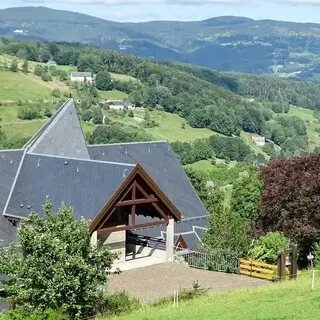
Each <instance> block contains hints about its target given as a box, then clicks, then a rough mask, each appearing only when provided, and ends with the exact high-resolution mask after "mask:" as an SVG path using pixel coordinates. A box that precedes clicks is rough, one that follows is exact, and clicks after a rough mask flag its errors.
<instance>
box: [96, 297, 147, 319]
mask: <svg viewBox="0 0 320 320" xmlns="http://www.w3.org/2000/svg"><path fill="white" fill-rule="evenodd" d="M140 307H141V305H140V302H139V300H137V299H135V298H131V297H130V296H129V295H128V294H127V293H126V292H120V293H114V294H110V295H107V296H106V297H105V298H104V299H102V302H100V305H99V306H98V309H99V310H97V311H98V312H99V313H100V314H103V315H105V316H106V315H119V314H122V313H129V312H132V311H134V310H137V309H138V308H140Z"/></svg>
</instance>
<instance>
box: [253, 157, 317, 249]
mask: <svg viewBox="0 0 320 320" xmlns="http://www.w3.org/2000/svg"><path fill="white" fill-rule="evenodd" d="M260 177H261V179H262V181H263V192H262V197H261V203H260V211H261V212H260V216H259V218H258V221H257V227H258V229H259V230H260V231H262V232H263V233H265V232H267V231H282V232H283V233H284V234H285V235H286V236H287V237H289V238H290V239H292V240H293V241H294V242H296V243H298V244H299V245H300V246H301V249H302V250H303V249H304V250H306V251H307V250H309V249H310V247H311V246H312V245H313V244H314V243H315V242H318V241H319V240H320V155H310V156H304V157H298V158H291V159H281V160H280V159H279V160H275V161H272V162H270V163H269V164H268V165H267V166H266V167H264V168H263V169H262V170H261V175H260Z"/></svg>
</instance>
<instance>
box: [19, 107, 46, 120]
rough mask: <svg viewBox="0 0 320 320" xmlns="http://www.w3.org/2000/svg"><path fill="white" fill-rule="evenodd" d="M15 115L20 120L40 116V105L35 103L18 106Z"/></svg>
mask: <svg viewBox="0 0 320 320" xmlns="http://www.w3.org/2000/svg"><path fill="white" fill-rule="evenodd" d="M17 117H18V118H19V119H21V120H33V119H37V118H41V107H40V106H39V105H36V104H26V105H22V106H19V109H18V112H17Z"/></svg>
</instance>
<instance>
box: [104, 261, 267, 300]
mask: <svg viewBox="0 0 320 320" xmlns="http://www.w3.org/2000/svg"><path fill="white" fill-rule="evenodd" d="M193 281H198V283H199V285H200V288H207V289H210V291H211V292H221V291H229V290H235V289H241V288H249V287H257V286H262V285H265V284H268V283H269V282H267V281H265V280H260V279H255V278H250V277H246V276H241V275H237V274H227V273H221V272H213V271H206V270H200V269H195V268H189V267H184V266H181V265H178V264H174V263H161V264H156V265H152V266H148V267H143V268H137V269H133V270H127V271H123V272H122V273H121V274H120V275H112V276H110V277H109V282H108V289H109V291H111V292H121V291H126V292H127V293H128V294H129V295H131V296H134V297H136V298H138V299H140V300H141V301H153V300H157V299H159V298H164V297H168V296H171V295H173V292H174V291H175V290H181V289H186V288H189V289H192V282H193Z"/></svg>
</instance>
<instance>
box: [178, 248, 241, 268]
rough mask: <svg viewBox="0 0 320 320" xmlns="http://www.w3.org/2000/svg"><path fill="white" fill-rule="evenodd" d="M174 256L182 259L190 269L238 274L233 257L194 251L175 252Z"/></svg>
mask: <svg viewBox="0 0 320 320" xmlns="http://www.w3.org/2000/svg"><path fill="white" fill-rule="evenodd" d="M175 255H176V257H180V258H183V260H184V262H186V263H187V264H188V265H189V267H192V268H198V269H204V270H211V271H220V272H229V273H237V272H238V258H237V256H235V255H231V254H221V253H217V254H214V253H207V252H196V251H191V252H190V251H189V252H186V251H177V252H176V253H175Z"/></svg>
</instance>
